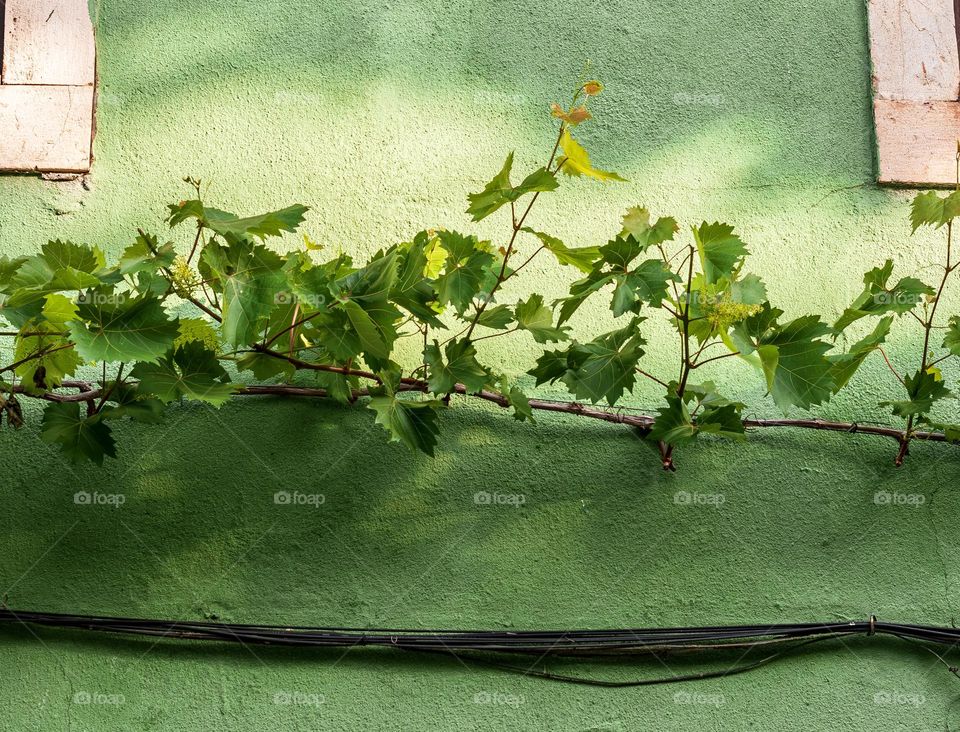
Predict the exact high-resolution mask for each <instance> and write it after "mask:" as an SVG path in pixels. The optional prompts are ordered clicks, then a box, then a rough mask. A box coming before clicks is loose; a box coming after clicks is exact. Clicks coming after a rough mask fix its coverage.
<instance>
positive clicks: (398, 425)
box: [367, 395, 443, 457]
mask: <svg viewBox="0 0 960 732" xmlns="http://www.w3.org/2000/svg"><path fill="white" fill-rule="evenodd" d="M367 406H368V408H369V409H372V410H373V411H374V412H376V413H377V418H376V423H377V424H379V425H381V426H382V427H383V428H384V429H385V430H386V431H387V432H388V433H389V434H390V442H402V443H403V444H405V445H406V446H407V447H409V448H411V449H413V450H420V451H422V452H425V453H426V454H427V455H429V456H430V457H433V455H434V448H435V447H436V444H437V437H438V435H439V434H440V428H439V426H438V424H437V412H438V410H439V409H442V408H443V402H441V401H438V400H435V399H434V400H430V401H423V402H414V401H404V400H401V399H397V397H396V396H395V395H390V396H376V397H373V399H371V400H370V403H369V404H368V405H367Z"/></svg>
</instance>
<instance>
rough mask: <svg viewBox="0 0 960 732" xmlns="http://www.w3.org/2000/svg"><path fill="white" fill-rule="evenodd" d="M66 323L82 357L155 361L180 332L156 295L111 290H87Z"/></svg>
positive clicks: (177, 324) (105, 359)
mask: <svg viewBox="0 0 960 732" xmlns="http://www.w3.org/2000/svg"><path fill="white" fill-rule="evenodd" d="M77 318H78V319H77V320H73V321H71V322H70V323H68V324H67V327H68V329H69V330H70V337H71V339H72V340H73V342H74V343H75V344H76V347H77V351H78V352H79V353H80V356H81V357H83V359H84V360H86V361H107V362H111V361H155V360H156V359H158V358H160V357H161V356H162V355H163V354H164V353H165V352H166V351H167V349H169V348H170V346H171V345H173V341H174V340H175V339H176V337H177V335H178V334H179V332H180V324H179V322H178V321H177V320H170V319H169V318H168V317H167V313H166V312H165V311H164V309H163V305H162V304H161V301H160V300H158V299H156V298H143V297H141V298H132V297H127V296H126V295H124V294H122V293H116V292H113V291H112V290H107V289H97V290H89V291H87V292H86V293H85V294H84V295H83V296H82V297H81V299H80V301H79V303H78V307H77Z"/></svg>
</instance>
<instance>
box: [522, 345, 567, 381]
mask: <svg viewBox="0 0 960 732" xmlns="http://www.w3.org/2000/svg"><path fill="white" fill-rule="evenodd" d="M527 373H528V374H530V375H531V376H534V377H536V379H537V386H540V385H541V384H546V383H547V382H550V383H551V384H552V383H553V382H555V381H556V380H557V379H561V378H563V376H565V375H566V373H567V351H544V352H543V353H542V354H540V357H539V358H538V359H537V365H536V366H534V367H533V368H532V369H530V370H529V371H527Z"/></svg>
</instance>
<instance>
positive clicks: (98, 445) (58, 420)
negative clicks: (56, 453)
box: [40, 402, 117, 465]
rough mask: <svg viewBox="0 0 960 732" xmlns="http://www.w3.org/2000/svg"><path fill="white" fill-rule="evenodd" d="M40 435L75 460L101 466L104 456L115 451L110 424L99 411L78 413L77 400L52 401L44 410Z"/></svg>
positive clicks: (113, 454) (108, 455)
mask: <svg viewBox="0 0 960 732" xmlns="http://www.w3.org/2000/svg"><path fill="white" fill-rule="evenodd" d="M40 438H41V439H42V440H43V441H44V442H46V443H50V444H56V445H60V448H61V449H62V450H63V454H64V455H65V456H66V457H67V458H68V459H69V460H70V461H71V462H74V463H79V462H83V461H84V460H90V461H92V462H94V463H96V464H97V465H103V458H104V457H112V458H115V457H116V456H117V451H116V448H115V443H114V440H113V436H112V435H111V430H110V427H109V426H107V425H106V424H104V423H103V421H102V419H101V417H100V415H99V414H95V415H93V416H92V417H83V416H81V415H80V403H79V402H53V403H51V404H48V405H47V407H46V409H44V411H43V428H42V430H41V432H40Z"/></svg>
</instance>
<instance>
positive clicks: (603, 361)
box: [538, 318, 646, 405]
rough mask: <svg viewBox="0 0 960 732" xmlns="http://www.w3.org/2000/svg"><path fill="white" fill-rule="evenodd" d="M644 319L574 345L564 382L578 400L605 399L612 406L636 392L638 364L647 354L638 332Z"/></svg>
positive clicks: (570, 349) (592, 400) (571, 347)
mask: <svg viewBox="0 0 960 732" xmlns="http://www.w3.org/2000/svg"><path fill="white" fill-rule="evenodd" d="M642 320H643V319H642V318H634V319H633V321H632V322H631V323H630V324H629V325H628V326H627V327H625V328H622V329H621V330H616V331H612V332H610V333H605V334H603V335H601V336H599V337H597V338H594V339H593V340H592V341H590V342H589V343H582V344H581V343H573V344H571V346H570V347H569V349H567V370H566V373H565V374H564V376H563V381H564V383H565V384H566V385H567V387H568V388H569V389H570V391H572V392H573V393H574V394H575V395H576V397H577V398H578V399H589V400H590V401H591V402H593V403H594V404H596V403H597V402H599V401H601V400H603V399H606V400H607V402H608V403H609V404H611V405H613V404H615V403H616V402H617V400H618V399H619V398H620V397H621V396H623V392H624V391H632V390H633V385H634V383H635V382H636V370H635V369H636V366H637V362H638V361H639V360H640V358H641V356H643V354H644V351H643V348H641V346H642V345H644V344H645V343H646V341H644V340H643V338H641V337H640V335H639V333H638V332H637V325H638V324H639V323H640V322H642ZM538 363H539V362H538ZM538 378H539V377H538Z"/></svg>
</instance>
